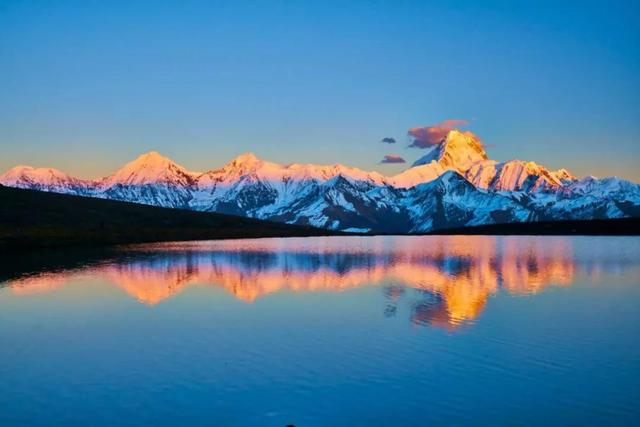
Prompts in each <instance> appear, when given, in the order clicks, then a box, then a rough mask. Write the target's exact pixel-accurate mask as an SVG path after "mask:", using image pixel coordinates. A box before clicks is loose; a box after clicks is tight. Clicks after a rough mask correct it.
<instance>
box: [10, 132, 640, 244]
mask: <svg viewBox="0 0 640 427" xmlns="http://www.w3.org/2000/svg"><path fill="white" fill-rule="evenodd" d="M0 184H3V185H6V186H10V187H18V188H28V189H35V190H40V191H50V192H57V193H66V194H74V195H82V196H89V197H98V198H106V199H114V200H123V201H130V202H136V203H143V204H149V205H154V206H162V207H171V208H181V209H192V210H198V211H207V212H219V213H227V214H233V215H240V216H246V217H252V218H259V219H268V220H272V221H279V222H286V223H292V224H302V225H311V226H315V227H321V228H328V229H332V230H344V231H362V232H378V233H420V232H428V231H432V230H436V229H443V228H454V227H464V226H473V225H482V224H496V223H511V222H524V221H545V220H546V221H548V220H573V219H605V218H623V217H638V216H640V185H638V184H636V183H632V182H629V181H625V180H622V179H619V178H616V177H610V178H603V179H598V178H595V177H591V176H589V177H586V178H582V179H578V178H576V177H575V176H573V175H572V174H571V173H570V172H568V171H567V170H566V169H560V170H555V171H554V170H549V169H547V168H545V167H544V166H541V165H539V164H537V163H534V162H526V161H521V160H510V161H506V162H499V161H495V160H491V159H489V157H488V156H487V153H486V151H485V148H484V146H483V144H482V142H481V141H480V140H479V139H478V138H477V137H476V136H475V135H474V134H473V133H471V132H462V131H459V130H456V129H454V130H451V131H449V132H448V133H447V135H446V137H444V138H443V139H442V140H441V142H440V143H439V144H437V145H435V146H434V147H432V148H431V149H430V150H429V152H428V153H427V154H426V155H425V156H423V157H422V158H420V159H419V160H418V161H416V162H415V163H414V164H413V165H412V166H411V167H409V168H408V169H406V170H405V171H403V172H401V173H399V174H397V175H394V176H385V175H382V174H380V173H378V172H367V171H364V170H360V169H356V168H351V167H347V166H344V165H341V164H335V165H314V164H298V163H294V164H288V165H282V164H277V163H273V162H269V161H266V160H262V159H259V158H258V157H256V156H255V155H254V154H252V153H245V154H242V155H240V156H238V157H236V158H235V159H233V160H232V161H230V162H229V163H227V164H226V165H224V166H223V167H222V168H220V169H216V170H210V171H207V172H193V171H189V170H187V169H186V168H184V167H182V166H180V165H178V164H177V163H175V162H173V161H172V160H171V159H169V158H167V157H164V156H162V155H161V154H159V153H157V152H155V151H151V152H148V153H146V154H143V155H141V156H140V157H138V158H137V159H135V160H133V161H132V162H129V163H127V164H126V165H124V166H123V167H122V168H120V169H119V170H117V171H116V172H115V173H113V174H112V175H109V176H107V177H104V178H101V179H97V180H82V179H78V178H74V177H72V176H69V175H68V174H65V173H64V172H61V171H59V170H57V169H53V168H34V167H30V166H16V167H14V168H12V169H10V170H9V171H7V172H5V173H4V174H2V175H0Z"/></svg>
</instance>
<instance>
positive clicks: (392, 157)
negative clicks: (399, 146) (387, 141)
mask: <svg viewBox="0 0 640 427" xmlns="http://www.w3.org/2000/svg"><path fill="white" fill-rule="evenodd" d="M380 163H407V161H406V160H405V159H403V158H402V157H400V156H398V155H397V154H385V156H384V158H383V159H382V160H380Z"/></svg>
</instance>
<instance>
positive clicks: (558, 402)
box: [0, 236, 640, 426]
mask: <svg viewBox="0 0 640 427" xmlns="http://www.w3.org/2000/svg"><path fill="white" fill-rule="evenodd" d="M87 258H88V257H87ZM47 259H48V258H47ZM6 271H8V273H6ZM639 337H640V241H639V239H637V238H632V237H628V238H627V237H527V236H524V237H494V236H477V237H473V236H432V237H324V238H306V239H297V238H296V239H258V240H237V241H218V242H212V241H210V242H189V243H167V244H153V245H138V246H128V247H122V248H119V249H118V250H114V251H111V252H109V254H107V255H104V256H100V257H92V258H91V259H86V260H83V259H82V258H80V259H74V260H73V262H70V261H68V260H66V261H59V262H57V263H56V262H47V263H45V262H44V261H43V262H42V265H40V266H39V265H38V259H36V261H35V262H34V263H32V264H30V267H29V269H26V268H22V267H20V268H18V267H16V269H15V271H13V270H12V269H11V267H9V268H5V276H4V279H3V282H2V283H1V284H0V425H3V426H14V425H15V426H30V425H64V426H71V425H92V426H113V425H155V426H165V425H166V426H175V425H220V426H253V425H255V426H285V425H287V424H293V425H296V426H328V425H330V426H354V425H372V426H377V425H380V426H389V425H443V424H445V425H490V424H509V425H514V424H515V425H531V424H546V425H603V424H609V425H634V424H635V425H638V424H639V423H640V407H639V406H638V403H637V402H638V401H639V399H640V338H639Z"/></svg>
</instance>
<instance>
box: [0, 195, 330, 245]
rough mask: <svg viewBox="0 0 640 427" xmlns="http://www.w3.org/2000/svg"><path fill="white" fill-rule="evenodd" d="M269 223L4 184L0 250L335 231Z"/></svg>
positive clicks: (319, 234)
mask: <svg viewBox="0 0 640 427" xmlns="http://www.w3.org/2000/svg"><path fill="white" fill-rule="evenodd" d="M336 234H340V233H338V232H334V231H330V230H321V229H318V228H313V227H304V226H294V225H288V224H281V223H276V222H270V221H263V220H256V219H251V218H243V217H237V216H231V215H223V214H216V213H206V212H195V211H189V210H182V209H169V208H159V207H155V206H148V205H141V204H136V203H128V202H119V201H113V200H105V199H96V198H89V197H80V196H70V195H65V194H56V193H46V192H41V191H34V190H22V189H16V188H9V187H4V186H0V250H7V249H16V248H35V247H61V246H89V245H104V244H118V243H142V242H158V241H173V240H207V239H237V238H257V237H295V236H298V237H300V236H323V235H336Z"/></svg>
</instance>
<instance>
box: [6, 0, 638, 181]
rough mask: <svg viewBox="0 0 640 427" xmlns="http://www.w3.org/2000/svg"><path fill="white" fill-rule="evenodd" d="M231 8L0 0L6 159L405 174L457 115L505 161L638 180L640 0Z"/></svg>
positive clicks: (69, 168)
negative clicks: (302, 166)
mask: <svg viewBox="0 0 640 427" xmlns="http://www.w3.org/2000/svg"><path fill="white" fill-rule="evenodd" d="M237 3H240V2H214V1H206V2H205V1H183V2H175V1H167V2H163V1H149V2H136V1H127V2H118V1H109V2H98V1H11V0H0V148H1V151H0V153H1V156H0V170H5V169H7V168H9V167H11V166H13V165H15V164H19V163H21V164H32V165H36V166H54V167H57V168H60V169H62V170H64V171H66V172H69V173H71V174H75V175H78V176H81V177H95V176H101V175H105V174H107V173H109V172H111V171H113V170H114V169H116V168H117V167H118V166H120V165H121V164H122V163H124V162H125V161H128V160H131V159H132V158H133V157H135V156H137V155H138V154H140V153H142V152H145V151H149V150H152V149H153V150H158V151H160V152H161V153H163V154H166V155H168V156H169V157H171V158H173V159H174V160H176V161H178V162H179V163H181V164H183V165H184V166H187V167H189V168H191V169H194V170H207V169H211V168H214V167H218V166H220V165H222V164H224V163H225V162H226V161H228V160H230V159H231V158H233V157H234V156H236V155H238V154H240V153H242V152H244V151H253V152H255V153H256V154H257V155H259V156H261V157H264V158H267V159H270V160H274V161H278V162H283V163H288V162H294V161H295V162H319V163H334V162H341V163H345V164H349V165H353V166H358V167H361V168H364V169H376V170H380V171H383V172H386V173H394V172H397V171H399V170H401V169H402V167H403V165H398V164H386V165H385V164H380V163H379V162H380V160H381V159H382V158H383V156H384V155H386V154H391V153H394V154H399V155H401V156H402V157H404V158H405V159H407V161H409V162H411V161H413V160H415V159H416V158H418V157H420V156H421V155H422V154H424V152H422V151H421V150H420V149H417V148H407V146H408V141H407V138H406V132H407V129H409V128H410V127H414V126H425V125H430V124H435V123H438V122H441V121H443V120H445V119H464V120H468V121H470V125H469V126H468V128H467V129H470V130H472V131H473V132H475V133H476V134H478V135H479V136H480V137H481V138H482V139H483V141H484V142H485V143H486V144H487V145H488V151H489V154H490V156H491V157H492V158H495V159H498V160H507V159H511V158H520V159H526V160H534V161H537V162H539V163H542V164H545V165H547V166H549V167H551V168H557V167H567V168H569V169H570V170H572V171H574V172H575V173H576V174H578V175H586V174H589V173H592V174H595V175H600V176H603V175H612V174H616V175H620V176H623V177H626V178H630V179H633V180H636V181H638V180H640V172H639V170H640V168H638V167H637V162H638V160H640V102H639V101H640V3H638V2H637V1H630V2H606V3H605V2H602V1H598V2H590V1H580V2H543V1H536V2H534V1H531V2H517V1H494V2H491V1H486V2H476V1H469V2H465V1H457V2H427V1H419V2H410V1H406V2H405V1H389V2H383V1H371V2H349V5H345V4H343V3H345V2H329V1H324V2H317V3H315V2H292V1H287V2H277V1H272V2H267V1H263V2H242V3H243V4H237ZM384 137H394V138H396V139H397V140H398V143H396V144H393V145H390V144H382V143H380V142H379V141H380V140H381V139H382V138H384Z"/></svg>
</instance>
